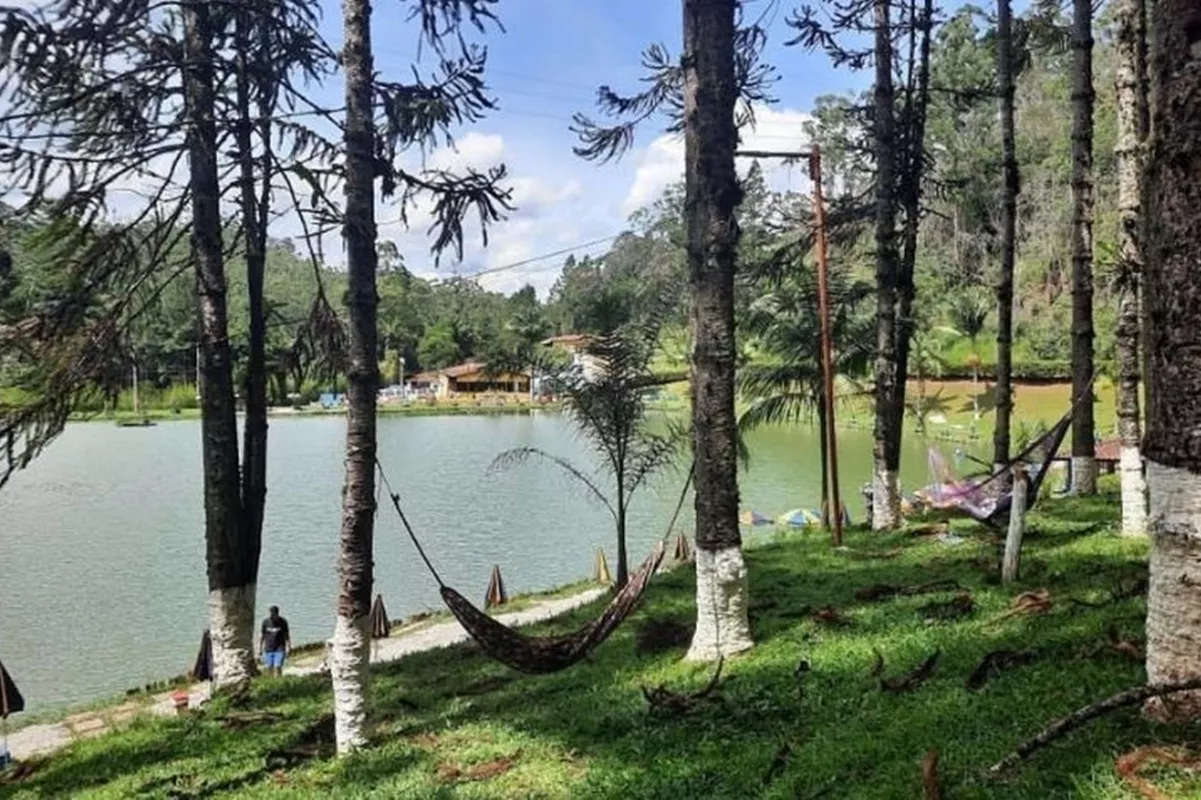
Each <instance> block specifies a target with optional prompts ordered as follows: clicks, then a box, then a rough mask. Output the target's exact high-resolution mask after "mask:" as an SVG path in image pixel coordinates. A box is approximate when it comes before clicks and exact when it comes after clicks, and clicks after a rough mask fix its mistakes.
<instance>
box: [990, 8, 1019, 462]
mask: <svg viewBox="0 0 1201 800" xmlns="http://www.w3.org/2000/svg"><path fill="white" fill-rule="evenodd" d="M1013 67H1014V58H1013V12H1012V9H1011V8H1010V0H997V84H998V88H999V93H1000V96H1001V161H1002V170H1003V171H1004V175H1005V183H1004V187H1003V189H1002V193H1001V275H1000V279H999V280H998V281H997V386H996V396H997V412H996V420H995V422H996V425H995V427H994V430H993V458H992V460H993V464H995V465H997V467H998V468H999V467H1001V465H1004V464H1007V463H1009V428H1010V417H1011V416H1012V414H1013V272H1014V264H1015V262H1016V260H1017V196H1018V193H1019V192H1020V191H1021V183H1020V181H1019V177H1018V159H1017V145H1016V134H1015V129H1014V108H1013V106H1014V94H1015V89H1014V82H1013V78H1014V75H1013Z"/></svg>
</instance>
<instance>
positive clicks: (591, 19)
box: [281, 0, 868, 292]
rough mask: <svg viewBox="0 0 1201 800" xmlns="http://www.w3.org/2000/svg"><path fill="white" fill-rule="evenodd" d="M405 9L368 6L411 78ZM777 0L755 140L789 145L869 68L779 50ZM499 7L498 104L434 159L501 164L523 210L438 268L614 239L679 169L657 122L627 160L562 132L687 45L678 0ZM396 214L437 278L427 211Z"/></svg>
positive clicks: (794, 180)
mask: <svg viewBox="0 0 1201 800" xmlns="http://www.w3.org/2000/svg"><path fill="white" fill-rule="evenodd" d="M410 7H411V4H410V3H409V2H399V0H382V2H378V3H377V4H376V5H375V6H374V14H373V25H372V28H373V36H374V42H373V44H374V50H375V55H376V67H377V70H378V72H379V73H380V74H381V75H382V76H384V77H395V78H396V79H398V80H403V79H404V78H405V77H406V76H407V75H408V74H410V73H409V71H410V69H411V67H412V65H413V64H414V63H415V59H416V56H417V52H418V37H417V31H416V28H415V26H414V25H413V24H412V23H410V22H408V21H407V17H408V13H409V8H410ZM767 8H768V0H756V1H755V2H752V3H750V4H749V6H748V13H750V14H753V15H756V16H758V15H759V14H760V13H763V11H764V10H765V9H767ZM772 8H774V9H775V10H774V11H772V10H768V11H767V13H766V15H765V21H770V22H771V23H772V25H771V29H770V33H771V39H770V44H769V48H768V52H767V54H766V60H768V61H769V62H770V63H772V64H774V65H775V66H776V67H777V69H778V71H779V73H780V80H779V81H778V82H777V84H776V86H775V88H774V91H773V94H774V95H775V97H776V98H777V100H778V102H777V103H776V104H775V105H774V106H773V107H772V108H770V109H763V110H762V111H761V113H760V124H759V126H758V127H757V129H756V131H755V133H754V135H753V139H751V140H750V144H752V145H753V146H756V147H763V148H773V149H790V148H794V147H797V146H799V145H800V144H801V135H802V131H801V125H802V124H803V121H804V119H805V112H806V111H807V110H808V109H810V108H811V107H812V105H813V100H814V98H815V97H817V96H819V95H821V94H825V93H833V92H845V91H847V90H849V89H857V88H863V87H865V86H866V85H867V80H868V76H867V75H855V74H853V73H850V72H847V71H845V70H843V71H835V70H834V69H832V68H831V67H830V65H829V63H828V61H827V60H826V58H825V56H824V55H821V54H816V53H806V52H804V51H802V50H800V49H798V48H795V47H784V45H783V42H784V41H785V40H786V39H787V38H788V36H789V33H790V29H789V28H787V27H786V26H785V25H784V19H785V17H786V16H787V14H788V13H789V12H790V10H791V8H792V6H791V4H789V3H788V2H783V3H778V4H776V5H775V6H773V7H772ZM497 13H498V15H499V16H500V18H501V22H502V24H503V25H504V27H505V31H504V32H503V33H502V32H497V31H491V32H489V34H488V35H487V36H486V37H483V38H481V37H479V36H475V40H476V41H479V42H481V43H483V44H485V45H486V46H487V48H488V64H489V67H488V76H489V77H488V82H489V85H490V87H491V90H492V93H493V95H494V96H495V97H496V98H497V99H498V101H499V110H498V111H496V112H495V113H493V114H491V115H489V117H488V118H487V119H485V120H483V121H481V122H479V123H477V124H475V125H473V126H472V127H471V128H470V129H464V130H460V131H458V132H457V133H456V139H457V142H458V152H450V151H445V150H444V151H440V152H437V153H434V154H429V155H427V156H426V157H427V159H430V160H432V161H433V162H435V163H437V164H439V165H443V166H449V167H462V166H463V165H466V164H470V165H472V166H475V167H480V168H482V167H487V166H489V165H491V164H494V163H500V162H503V163H505V164H506V165H507V166H508V169H509V175H510V183H511V185H512V187H513V190H514V197H515V200H516V202H517V205H518V208H517V210H516V211H515V212H514V213H513V214H511V215H510V216H509V219H508V220H507V221H505V222H503V223H500V224H499V225H497V226H496V228H495V229H494V230H493V231H491V233H490V237H489V242H490V243H489V247H488V248H487V249H486V250H485V249H483V248H482V247H480V246H479V241H478V239H479V237H478V235H476V234H475V233H473V234H472V241H471V242H469V245H468V248H467V252H466V254H465V256H464V260H463V262H462V263H456V262H455V259H454V258H453V257H450V258H444V259H443V261H442V263H441V265H440V266H439V267H438V269H437V273H436V274H452V273H454V272H459V273H461V274H470V273H473V272H475V271H478V270H481V269H494V268H496V267H498V266H505V265H507V264H511V263H513V262H517V261H523V260H526V259H530V258H534V257H537V256H540V255H542V254H545V253H548V252H551V251H557V250H561V249H564V248H568V247H573V246H575V245H578V244H581V243H584V242H589V241H593V240H597V239H601V238H603V237H608V236H613V235H615V234H617V233H618V232H620V231H621V230H622V228H623V227H624V226H625V224H626V218H627V217H628V215H629V213H630V212H631V211H632V210H634V209H635V208H637V207H638V206H639V205H642V204H643V203H645V202H647V201H650V200H653V199H654V197H656V196H657V195H658V193H659V192H660V191H661V190H662V189H663V187H664V186H666V185H667V184H668V183H670V182H672V181H673V180H675V179H678V177H679V176H680V170H681V168H682V153H683V146H682V143H681V142H679V141H678V140H676V139H674V138H672V137H666V136H663V135H662V133H663V131H662V121H661V120H659V121H656V122H655V123H654V124H652V125H648V126H647V127H646V128H645V130H644V131H643V132H641V134H640V136H639V138H638V141H637V144H636V146H635V148H634V149H633V150H632V151H631V152H629V153H628V154H627V155H626V156H625V157H624V158H623V159H622V160H621V161H619V162H617V163H609V164H605V165H596V164H592V163H588V162H584V161H582V160H581V159H579V158H577V157H576V156H575V155H573V154H572V152H571V148H572V145H573V144H574V143H575V139H574V136H573V135H572V134H571V133H570V131H569V130H568V125H569V123H570V119H571V115H572V114H573V113H574V112H577V111H585V112H590V111H592V109H593V97H594V93H595V89H596V87H597V86H598V85H599V84H601V83H609V84H611V85H613V86H614V87H615V88H617V89H619V90H626V89H633V88H636V87H637V86H638V81H639V78H640V77H641V68H640V64H639V59H640V54H641V51H642V49H643V48H644V47H645V46H646V45H647V44H650V43H652V42H661V43H663V44H665V45H666V46H667V47H668V48H669V49H670V50H671V52H672V53H673V54H674V53H678V52H679V49H680V38H681V32H680V30H681V12H680V3H679V2H678V0H608V2H602V1H601V0H505V2H501V3H498V4H497ZM340 24H341V8H340V5H339V4H338V3H335V2H327V4H326V18H325V22H324V26H325V32H326V34H327V36H328V38H329V40H330V41H331V42H332V43H334V44H335V45H336V44H337V43H339V42H340V40H341V31H340ZM417 63H418V65H419V67H424V68H426V69H428V67H429V66H431V65H432V63H433V60H432V58H431V54H430V53H429V51H428V49H427V50H426V51H425V53H424V58H423V59H422V60H421V61H420V62H417ZM341 91H342V88H341V85H340V80H339V81H337V82H336V83H335V85H330V86H327V87H323V88H322V91H321V92H320V94H321V95H322V98H321V99H322V100H323V101H332V100H335V99H336V98H337V97H338V95H339V94H340V92H341ZM772 177H773V182H775V183H776V184H777V185H779V186H780V187H781V188H786V187H789V186H791V187H793V188H798V189H799V188H801V186H802V178H801V175H800V172H799V170H797V171H795V173H794V170H792V169H785V168H777V169H775V171H774V172H773V173H772ZM396 217H397V212H396V210H395V209H394V208H391V209H390V208H389V207H387V206H386V205H385V206H383V207H381V208H380V210H379V214H378V219H379V220H380V221H381V226H380V232H381V236H383V237H386V238H390V239H393V240H395V241H396V242H397V244H398V246H399V247H400V248H401V250H402V252H404V253H405V255H406V260H407V262H408V264H409V267H410V269H412V270H413V271H414V272H417V273H419V274H435V273H434V272H433V270H434V266H433V263H432V259H431V258H430V257H429V255H428V243H427V241H426V236H425V226H424V225H422V224H421V219H420V218H421V215H420V211H419V212H418V214H417V215H416V217H417V220H416V223H415V224H412V225H411V227H410V228H409V229H408V230H405V229H403V228H401V226H400V225H398V224H394V223H392V221H393V220H395V219H396ZM281 233H282V231H281ZM604 249H605V245H604V243H600V244H596V245H592V246H590V247H583V248H580V249H579V250H578V251H577V255H582V254H584V253H593V254H597V253H600V252H603V251H604ZM340 251H341V247H340V244H339V243H337V242H329V243H328V244H327V247H326V253H327V255H328V256H329V257H330V259H331V260H335V261H336V260H340V258H341V255H340ZM563 258H564V256H558V257H555V258H552V259H547V260H542V261H535V262H533V263H530V264H528V265H526V266H524V267H520V268H515V269H510V270H505V271H502V272H500V273H497V274H495V275H492V276H490V277H488V278H485V279H483V280H484V282H485V285H486V286H488V287H489V288H494V289H498V290H502V291H513V290H516V289H517V288H520V286H521V285H523V284H524V283H526V282H531V283H533V284H534V285H535V286H536V287H537V288H538V289H539V290H540V291H542V292H545V291H546V290H547V289H549V287H550V285H551V284H552V283H553V282H554V279H555V276H556V275H557V273H558V268H559V267H560V266H561V263H562V259H563Z"/></svg>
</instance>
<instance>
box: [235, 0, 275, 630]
mask: <svg viewBox="0 0 1201 800" xmlns="http://www.w3.org/2000/svg"><path fill="white" fill-rule="evenodd" d="M234 24H235V29H236V30H235V33H236V40H237V49H238V56H237V106H238V124H237V129H236V132H235V133H236V144H237V150H238V162H239V171H240V178H241V181H240V182H241V186H240V191H241V206H242V235H243V240H244V241H245V244H246V287H247V300H248V302H247V307H248V314H249V317H250V319H249V327H250V347H249V353H248V356H247V364H246V394H245V397H246V421H245V423H244V425H243V430H242V437H243V438H242V477H241V480H242V513H243V515H244V521H243V525H244V526H245V531H244V535H245V537H246V558H247V559H248V561H249V562H250V563H249V564H248V565H247V569H248V570H250V571H251V572H252V573H253V574H254V575H256V576H257V575H258V568H259V556H260V554H261V552H262V541H263V509H264V506H265V505H266V501H267V363H266V362H267V357H266V341H267V326H266V319H265V316H266V310H265V308H264V304H263V277H264V270H265V267H266V260H267V254H266V249H267V230H266V223H267V216H266V213H267V209H266V208H265V207H264V203H263V202H262V200H261V199H260V198H259V197H258V196H257V192H258V180H257V179H256V175H255V159H254V147H253V139H252V132H253V126H254V122H253V120H252V118H251V114H250V99H251V97H250V96H251V88H252V73H253V72H254V71H256V69H257V70H258V71H260V73H261V70H262V68H263V66H264V65H263V64H262V63H258V64H255V65H254V67H252V66H251V64H250V63H249V62H250V56H251V54H252V50H253V47H254V45H253V42H252V38H251V36H252V32H253V30H254V27H255V26H254V19H253V17H252V16H251V13H250V12H249V11H242V12H240V13H238V15H237V18H236V20H235V23H234ZM265 24H266V23H265V22H264V21H260V23H259V25H260V26H262V25H265ZM266 80H267V78H266V76H265V75H263V74H260V85H259V87H258V88H259V92H260V95H261V94H263V93H264V90H265V89H266V87H265V86H264V85H263V83H264V82H265V81H266ZM260 99H261V98H260ZM264 110H267V111H269V110H270V109H269V108H267V109H265V108H264V104H263V103H262V102H260V105H259V111H260V112H262V111H264ZM264 116H266V115H264ZM263 124H269V123H268V122H266V121H264V123H263ZM267 134H268V135H269V134H270V131H267ZM263 167H264V168H265V169H267V170H270V165H269V164H264V165H263ZM262 180H263V183H264V185H266V186H267V187H269V186H270V180H271V179H270V173H269V171H268V172H267V173H265V174H263V175H262ZM268 192H269V188H268V189H267V191H264V196H265V197H266V196H269V195H268ZM265 197H264V198H263V199H264V200H265ZM251 602H252V603H253V598H251ZM251 610H252V612H253V606H252V608H251ZM252 618H253V614H252Z"/></svg>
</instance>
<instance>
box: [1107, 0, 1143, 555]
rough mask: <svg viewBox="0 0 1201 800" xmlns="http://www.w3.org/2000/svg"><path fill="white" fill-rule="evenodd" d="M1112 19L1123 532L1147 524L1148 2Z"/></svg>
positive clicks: (1137, 1)
mask: <svg viewBox="0 0 1201 800" xmlns="http://www.w3.org/2000/svg"><path fill="white" fill-rule="evenodd" d="M1114 9H1115V13H1116V24H1117V36H1116V39H1117V57H1118V63H1117V78H1116V81H1115V82H1116V84H1117V94H1118V97H1117V100H1118V102H1117V122H1118V141H1117V147H1116V153H1115V155H1116V156H1117V161H1118V163H1117V170H1118V265H1117V277H1116V281H1115V282H1116V284H1117V285H1116V287H1115V288H1116V292H1117V301H1118V324H1117V330H1116V331H1115V336H1114V344H1115V349H1116V351H1117V361H1118V437H1119V438H1120V440H1121V455H1120V466H1119V475H1120V476H1121V485H1122V533H1124V534H1127V535H1140V534H1143V533H1146V528H1147V491H1146V488H1147V487H1146V481H1145V480H1144V478H1143V459H1142V454H1141V452H1140V448H1141V445H1142V442H1141V438H1142V435H1141V424H1140V421H1139V397H1138V386H1139V373H1140V372H1141V370H1140V368H1139V330H1138V329H1139V293H1140V292H1139V284H1140V281H1141V276H1142V265H1143V249H1142V235H1141V225H1142V185H1141V181H1142V171H1143V159H1144V152H1143V147H1144V142H1145V140H1146V138H1147V7H1146V3H1145V2H1144V0H1120V2H1118V3H1116V4H1115V6H1114Z"/></svg>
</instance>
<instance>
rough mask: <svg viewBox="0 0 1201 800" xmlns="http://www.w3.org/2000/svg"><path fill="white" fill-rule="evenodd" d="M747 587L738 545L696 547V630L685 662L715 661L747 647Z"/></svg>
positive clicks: (750, 644) (740, 550) (749, 644)
mask: <svg viewBox="0 0 1201 800" xmlns="http://www.w3.org/2000/svg"><path fill="white" fill-rule="evenodd" d="M748 595H749V590H748V588H747V576H746V562H745V561H744V560H743V558H742V548H741V547H738V546H735V547H727V548H724V549H721V550H716V551H710V550H702V549H701V548H699V547H698V548H696V632H695V633H694V634H693V636H692V646H691V647H690V648H688V654H687V655H686V656H684V660H685V661H716V660H717V659H718V658H719V657H726V656H731V655H734V654H735V653H741V652H743V651H744V650H749V649H750V648H751V646H752V645H753V644H754V642H753V641H752V640H751V626H750V621H749V620H748V618H747V605H748Z"/></svg>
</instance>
